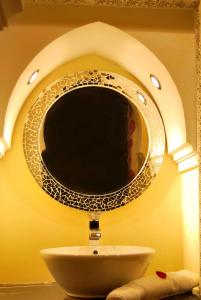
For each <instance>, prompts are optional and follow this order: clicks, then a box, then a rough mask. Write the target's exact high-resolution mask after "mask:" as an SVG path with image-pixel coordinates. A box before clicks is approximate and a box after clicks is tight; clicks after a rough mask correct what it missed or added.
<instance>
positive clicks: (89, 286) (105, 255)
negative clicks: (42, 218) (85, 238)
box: [41, 246, 155, 298]
mask: <svg viewBox="0 0 201 300" xmlns="http://www.w3.org/2000/svg"><path fill="white" fill-rule="evenodd" d="M154 253H155V250H154V249H152V248H148V247H137V246H74V247H62V248H51V249H44V250H42V251H41V254H42V256H43V258H44V259H45V262H46V264H47V266H48V269H49V271H50V272H51V274H52V276H53V277H54V278H55V280H56V281H57V283H58V284H60V285H61V286H62V287H63V288H64V289H65V291H66V292H67V294H68V295H69V296H73V297H79V298H80V297H81V298H101V297H105V296H106V295H107V294H108V293H109V292H110V291H112V290H113V289H115V288H117V287H119V286H121V285H123V284H125V283H127V282H129V281H131V280H133V279H136V278H139V277H142V276H143V275H144V273H145V271H146V269H147V267H148V265H149V263H150V259H151V257H152V256H153V254H154Z"/></svg>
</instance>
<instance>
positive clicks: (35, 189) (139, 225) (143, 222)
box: [0, 55, 183, 283]
mask: <svg viewBox="0 0 201 300" xmlns="http://www.w3.org/2000/svg"><path fill="white" fill-rule="evenodd" d="M89 68H98V69H104V70H108V71H114V72H117V73H120V74H123V75H124V76H126V77H128V78H129V79H132V77H131V75H130V74H128V73H127V72H125V71H123V70H121V68H120V67H119V66H117V65H114V64H113V63H111V62H109V61H106V60H105V59H103V58H100V57H97V56H96V55H88V56H87V57H84V58H80V59H77V60H75V61H73V62H70V63H68V64H66V65H65V66H61V67H60V68H59V69H58V70H56V71H55V72H53V73H52V74H51V75H50V76H48V78H46V79H45V80H43V82H41V83H40V84H39V85H38V86H37V87H36V89H35V90H34V92H33V93H32V94H31V95H30V97H29V98H28V99H27V102H26V103H25V105H24V107H23V109H22V111H21V113H20V115H19V118H18V120H17V123H16V127H15V131H14V138H13V144H12V147H11V150H10V151H9V152H8V154H7V155H6V156H5V158H3V159H2V160H0V190H1V201H0V211H1V218H0V228H1V234H0V245H1V246H0V266H1V267H0V282H1V283H8V282H45V281H52V280H53V279H52V277H51V276H50V275H49V273H48V271H47V269H46V267H45V265H44V263H43V261H42V259H41V257H40V254H39V251H40V249H43V248H48V247H56V246H65V245H86V244H88V215H87V213H86V212H82V211H79V210H75V209H73V208H69V207H67V206H63V205H62V204H59V203H58V202H57V201H54V200H53V199H51V198H50V197H49V196H48V195H46V194H45V192H44V191H43V190H41V188H40V187H39V186H38V185H37V183H36V182H35V181H34V179H33V177H32V175H31V174H30V172H29V170H28V167H27V165H26V161H25V158H24V154H23V147H22V135H23V126H24V122H25V118H26V113H27V111H28V109H29V108H30V105H31V103H33V101H34V99H36V95H37V93H38V92H39V91H40V90H41V89H42V88H43V87H45V86H46V85H47V84H49V83H50V82H51V81H53V80H55V79H57V78H58V77H60V76H62V75H63V74H65V73H71V72H74V71H76V70H81V69H89ZM101 229H102V239H101V243H102V244H119V245H123V244H131V245H146V246H150V247H153V248H155V249H156V251H157V252H156V255H155V257H154V259H153V261H152V264H151V266H150V268H149V273H152V272H154V271H156V270H164V271H168V270H171V271H174V270H177V269H181V268H182V267H183V247H182V245H183V244H182V243H183V241H182V210H181V178H180V175H179V174H178V172H177V166H176V164H175V163H174V162H173V161H172V159H171V158H170V157H169V156H168V155H165V159H164V163H163V165H162V167H161V170H160V172H159V174H158V176H157V177H156V179H155V180H154V181H153V183H152V185H151V186H150V187H149V188H148V189H147V190H146V191H145V192H144V193H143V195H142V196H140V197H139V198H138V199H137V200H135V201H133V202H131V203H129V204H128V205H126V206H124V207H122V208H119V209H116V210H113V211H109V212H105V213H103V215H102V217H101Z"/></svg>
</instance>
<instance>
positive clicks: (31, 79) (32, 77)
mask: <svg viewBox="0 0 201 300" xmlns="http://www.w3.org/2000/svg"><path fill="white" fill-rule="evenodd" d="M38 74H39V69H38V70H36V71H34V72H33V73H32V74H31V76H30V77H29V80H28V81H27V84H31V83H32V82H34V81H35V80H36V78H37V76H38Z"/></svg>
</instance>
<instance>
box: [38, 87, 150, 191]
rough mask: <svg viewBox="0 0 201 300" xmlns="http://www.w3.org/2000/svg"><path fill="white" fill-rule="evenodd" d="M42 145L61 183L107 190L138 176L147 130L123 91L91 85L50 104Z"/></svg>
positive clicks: (44, 156)
mask: <svg viewBox="0 0 201 300" xmlns="http://www.w3.org/2000/svg"><path fill="white" fill-rule="evenodd" d="M40 149H41V156H42V159H43V162H44V164H45V165H46V167H47V169H48V170H49V172H50V173H51V175H52V176H53V177H54V178H55V179H56V180H57V181H59V182H60V183H61V184H62V185H64V186H65V187H67V188H69V189H71V190H73V191H76V192H79V193H84V194H105V193H109V192H112V191H116V190H118V189H120V188H122V187H124V186H125V185H127V184H128V183H129V182H130V181H131V180H132V179H133V178H134V177H135V176H137V174H138V173H139V171H140V170H141V168H142V166H143V164H144V162H145V159H146V157H147V154H148V133H147V128H146V124H145V122H144V120H143V117H142V116H141V113H140V112H139V111H138V110H137V108H136V107H135V106H134V105H133V104H132V105H131V103H130V101H128V99H127V98H126V97H125V96H123V95H122V94H120V93H118V92H116V91H114V90H111V89H109V88H103V87H94V86H93V87H92V86H89V87H84V88H79V89H76V90H73V91H71V92H68V93H66V94H64V95H63V96H62V97H60V98H59V99H58V100H57V101H56V102H55V103H54V104H53V105H52V106H51V107H50V109H49V110H48V112H47V114H46V116H45V119H44V122H43V126H42V127H41V131H40Z"/></svg>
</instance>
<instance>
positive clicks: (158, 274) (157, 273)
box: [156, 271, 167, 279]
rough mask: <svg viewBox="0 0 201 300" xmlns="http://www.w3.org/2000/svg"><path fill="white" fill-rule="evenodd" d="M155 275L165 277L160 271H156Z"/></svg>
mask: <svg viewBox="0 0 201 300" xmlns="http://www.w3.org/2000/svg"><path fill="white" fill-rule="evenodd" d="M156 275H157V276H158V277H160V278H162V279H165V278H166V277H167V274H166V273H164V272H161V271H156Z"/></svg>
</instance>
